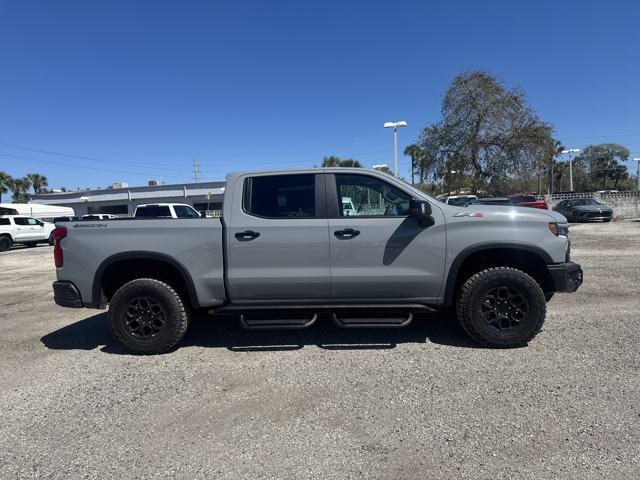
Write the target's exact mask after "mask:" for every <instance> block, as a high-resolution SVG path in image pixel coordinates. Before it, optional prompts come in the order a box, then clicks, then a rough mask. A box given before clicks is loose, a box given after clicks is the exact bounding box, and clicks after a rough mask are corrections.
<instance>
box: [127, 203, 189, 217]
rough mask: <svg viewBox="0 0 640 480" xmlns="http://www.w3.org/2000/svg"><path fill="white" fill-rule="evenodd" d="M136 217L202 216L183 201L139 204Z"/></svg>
mask: <svg viewBox="0 0 640 480" xmlns="http://www.w3.org/2000/svg"><path fill="white" fill-rule="evenodd" d="M133 216H134V218H200V216H201V215H200V213H198V211H197V210H196V209H194V208H193V207H192V206H191V205H185V204H183V203H152V204H147V205H138V206H137V207H136V211H135V213H134V215H133Z"/></svg>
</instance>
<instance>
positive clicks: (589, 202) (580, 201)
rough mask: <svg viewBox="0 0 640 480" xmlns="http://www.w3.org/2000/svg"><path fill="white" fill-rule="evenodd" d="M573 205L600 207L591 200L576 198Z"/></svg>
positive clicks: (598, 203)
mask: <svg viewBox="0 0 640 480" xmlns="http://www.w3.org/2000/svg"><path fill="white" fill-rule="evenodd" d="M573 204H574V205H575V206H576V207H579V206H585V205H602V204H601V203H600V202H596V201H595V200H594V199H593V198H577V199H575V200H573Z"/></svg>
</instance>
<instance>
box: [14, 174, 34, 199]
mask: <svg viewBox="0 0 640 480" xmlns="http://www.w3.org/2000/svg"><path fill="white" fill-rule="evenodd" d="M9 188H10V189H11V192H13V195H12V196H11V201H12V202H13V203H27V202H29V200H31V196H30V195H29V189H30V188H31V180H29V179H28V178H26V177H24V178H14V179H13V180H12V181H11V185H10V187H9Z"/></svg>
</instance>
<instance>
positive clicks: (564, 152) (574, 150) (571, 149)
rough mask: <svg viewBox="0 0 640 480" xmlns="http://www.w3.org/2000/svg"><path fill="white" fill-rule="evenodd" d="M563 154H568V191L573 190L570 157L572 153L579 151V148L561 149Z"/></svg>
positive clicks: (571, 160)
mask: <svg viewBox="0 0 640 480" xmlns="http://www.w3.org/2000/svg"><path fill="white" fill-rule="evenodd" d="M562 153H563V154H567V153H568V154H569V191H571V192H573V159H572V158H571V154H572V153H580V149H579V148H570V149H568V150H562Z"/></svg>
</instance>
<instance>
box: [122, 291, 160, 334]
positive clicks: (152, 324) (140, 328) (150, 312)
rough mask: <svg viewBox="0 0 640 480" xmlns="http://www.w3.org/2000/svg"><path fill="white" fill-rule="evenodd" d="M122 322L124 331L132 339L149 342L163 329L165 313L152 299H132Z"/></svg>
mask: <svg viewBox="0 0 640 480" xmlns="http://www.w3.org/2000/svg"><path fill="white" fill-rule="evenodd" d="M122 322H123V328H124V330H125V331H126V332H127V333H128V334H129V335H131V336H132V337H133V338H135V339H137V340H150V339H151V338H153V337H154V336H156V335H158V334H159V333H160V332H162V330H163V329H164V327H165V325H166V323H167V311H166V309H165V308H164V306H163V305H162V303H160V302H159V301H158V300H157V299H155V298H153V297H146V296H139V297H133V298H132V299H131V300H129V303H128V305H127V310H126V312H125V314H124V315H123V316H122Z"/></svg>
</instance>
